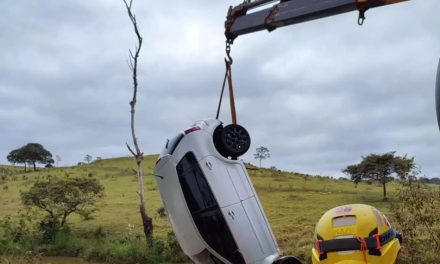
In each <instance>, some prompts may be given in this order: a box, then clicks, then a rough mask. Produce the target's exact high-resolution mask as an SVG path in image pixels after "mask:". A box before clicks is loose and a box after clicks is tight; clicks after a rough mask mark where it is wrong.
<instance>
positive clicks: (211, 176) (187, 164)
mask: <svg viewBox="0 0 440 264" xmlns="http://www.w3.org/2000/svg"><path fill="white" fill-rule="evenodd" d="M249 146H250V137H249V134H248V133H247V131H246V130H245V129H244V128H243V127H241V126H239V125H229V126H226V127H223V125H222V123H221V122H220V121H218V120H215V119H207V120H202V121H198V122H196V123H195V124H194V125H193V126H192V127H191V128H189V129H188V130H186V131H185V132H182V133H179V134H178V135H177V136H175V137H174V138H173V139H171V140H168V141H167V143H166V146H165V148H164V150H163V152H162V153H161V155H160V157H159V160H158V161H157V163H156V166H155V175H156V179H157V183H158V187H159V191H160V194H161V196H162V201H163V203H164V206H165V209H166V212H167V214H168V217H169V220H170V222H171V225H172V228H173V230H174V232H175V234H176V237H177V240H178V241H179V244H180V246H181V248H182V249H183V251H184V252H185V254H186V255H187V256H188V257H190V258H191V260H193V261H194V262H195V263H203V264H205V263H213V264H214V263H231V264H244V263H254V264H272V263H277V264H281V263H282V264H287V263H289V264H290V263H292V264H297V263H301V262H299V261H298V260H297V259H296V258H294V257H283V258H280V251H279V248H278V245H277V242H276V239H275V237H274V235H273V233H272V230H271V228H270V225H269V222H268V221H267V218H266V215H265V213H264V211H263V208H262V206H261V203H260V201H259V199H258V197H257V194H256V192H255V189H254V187H253V186H252V183H251V181H250V178H249V176H248V174H247V172H246V168H245V166H244V164H243V162H242V161H241V160H237V158H238V156H240V155H242V154H244V153H245V152H246V151H247V150H248V149H249Z"/></svg>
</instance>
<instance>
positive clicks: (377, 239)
mask: <svg viewBox="0 0 440 264" xmlns="http://www.w3.org/2000/svg"><path fill="white" fill-rule="evenodd" d="M373 237H374V238H375V239H376V249H379V250H381V249H382V244H381V243H380V235H379V234H376V235H373Z"/></svg>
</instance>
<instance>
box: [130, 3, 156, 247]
mask: <svg viewBox="0 0 440 264" xmlns="http://www.w3.org/2000/svg"><path fill="white" fill-rule="evenodd" d="M123 1H124V4H125V7H126V9H127V13H128V17H129V18H130V21H131V23H132V25H133V28H134V32H135V33H136V37H137V45H136V49H135V52H134V53H133V52H132V51H131V50H129V54H130V58H129V66H130V69H131V71H132V79H133V98H132V99H131V101H130V114H131V115H130V121H131V122H130V124H131V125H130V126H131V136H132V139H133V145H134V150H133V149H132V148H131V147H130V145H128V143H127V148H128V150H129V151H130V152H131V154H132V155H133V156H134V158H135V159H136V165H137V178H138V194H139V202H140V205H139V211H140V213H141V217H142V223H143V227H144V234H145V238H146V240H147V243H148V245H150V246H152V245H153V220H152V218H151V217H149V216H148V213H147V210H146V207H145V195H144V182H143V175H142V160H143V156H144V154H143V153H142V152H141V150H140V148H139V144H138V141H137V137H136V132H135V113H136V101H137V92H138V80H137V71H138V59H139V54H140V52H141V49H142V36H141V34H140V32H139V28H138V25H137V22H136V17H135V15H134V13H133V11H132V4H133V0H130V2H127V0H123Z"/></svg>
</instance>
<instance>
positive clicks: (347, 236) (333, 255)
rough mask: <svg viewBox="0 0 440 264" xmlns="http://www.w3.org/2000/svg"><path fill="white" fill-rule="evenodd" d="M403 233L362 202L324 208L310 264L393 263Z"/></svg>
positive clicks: (317, 226) (398, 250)
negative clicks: (328, 208)
mask: <svg viewBox="0 0 440 264" xmlns="http://www.w3.org/2000/svg"><path fill="white" fill-rule="evenodd" d="M401 243H402V235H401V234H400V233H399V232H397V231H396V230H394V229H393V228H392V227H391V225H390V223H389V222H388V219H387V218H386V216H385V215H384V214H382V213H381V212H379V211H378V210H377V209H376V208H374V207H372V206H369V205H364V204H351V205H344V206H340V207H336V208H333V209H331V210H329V211H327V212H326V213H325V214H324V215H323V216H322V217H321V219H320V220H319V222H318V224H317V225H316V230H315V243H314V246H313V248H312V261H313V264H376V263H377V264H394V263H395V262H396V259H397V256H398V255H399V252H400V244H401Z"/></svg>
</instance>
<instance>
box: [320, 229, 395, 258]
mask: <svg viewBox="0 0 440 264" xmlns="http://www.w3.org/2000/svg"><path fill="white" fill-rule="evenodd" d="M400 237H401V234H400V233H399V232H397V231H396V230H394V229H392V228H391V229H389V230H388V231H386V232H385V233H383V234H382V235H375V236H373V237H367V238H365V242H366V244H367V248H368V249H369V250H373V249H379V248H381V247H382V246H383V245H385V244H387V243H388V242H390V241H392V240H394V239H395V238H400ZM399 240H400V239H399ZM315 248H316V249H317V250H318V251H319V252H320V253H321V254H324V253H327V252H339V251H351V250H360V248H361V241H359V239H357V238H341V239H332V240H317V241H316V242H315Z"/></svg>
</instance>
